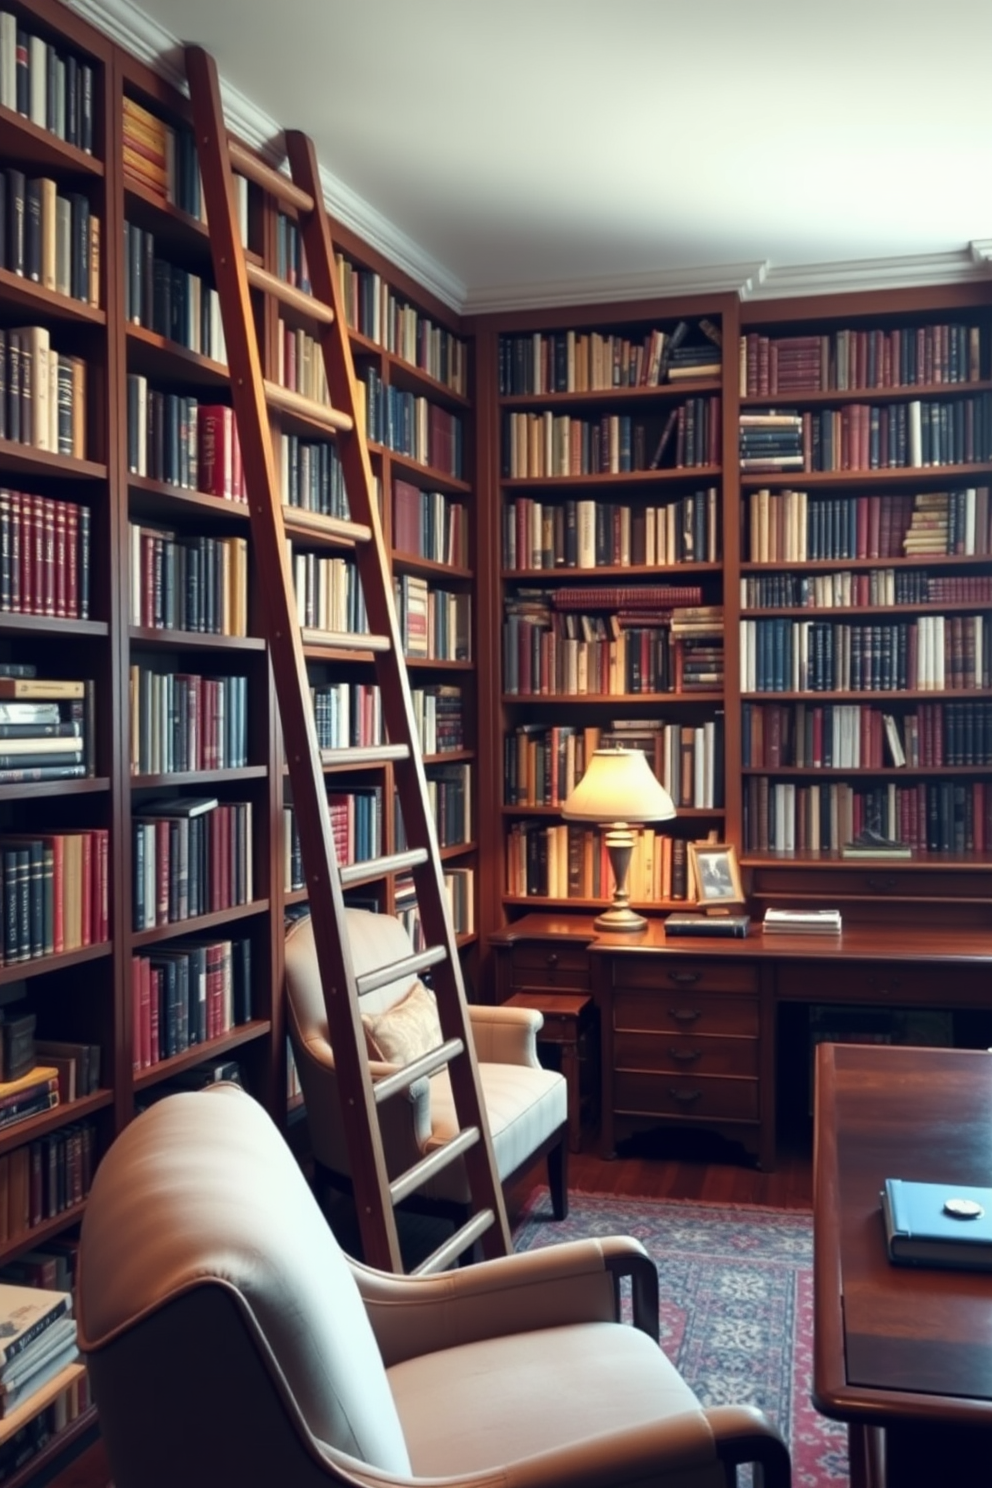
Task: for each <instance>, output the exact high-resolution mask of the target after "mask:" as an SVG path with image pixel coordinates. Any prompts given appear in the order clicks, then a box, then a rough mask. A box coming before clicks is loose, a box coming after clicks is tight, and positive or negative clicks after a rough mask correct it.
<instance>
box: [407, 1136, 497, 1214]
mask: <svg viewBox="0 0 992 1488" xmlns="http://www.w3.org/2000/svg"><path fill="white" fill-rule="evenodd" d="M478 1140H479V1128H478V1127H477V1126H467V1127H466V1128H465V1130H464V1131H460V1132H459V1133H458V1135H457V1136H454V1137H452V1139H451V1141H450V1142H445V1144H444V1146H443V1147H435V1148H434V1151H433V1152H429V1153H428V1154H427V1156H426V1157H422V1158H421V1159H420V1161H419V1162H418V1163H414V1165H413V1167H412V1168H407V1170H406V1172H405V1173H401V1174H400V1176H399V1177H398V1178H395V1179H394V1180H393V1182H392V1183H391V1184H390V1185H389V1196H390V1198H391V1199H392V1201H393V1207H394V1208H395V1206H396V1205H397V1204H400V1203H402V1202H403V1200H404V1199H406V1198H409V1196H410V1194H412V1193H416V1191H417V1189H418V1188H422V1187H423V1186H424V1184H425V1183H427V1182H428V1180H429V1179H431V1178H433V1177H434V1175H435V1174H436V1173H443V1171H444V1169H445V1168H446V1167H448V1166H449V1164H450V1163H453V1162H454V1161H455V1158H456V1157H461V1155H462V1153H463V1152H467V1151H468V1150H469V1148H470V1147H474V1146H475V1144H476V1142H477V1141H478Z"/></svg>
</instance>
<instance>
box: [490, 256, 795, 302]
mask: <svg viewBox="0 0 992 1488" xmlns="http://www.w3.org/2000/svg"><path fill="white" fill-rule="evenodd" d="M766 268H767V265H766V264H765V263H761V262H757V261H755V262H749V263H739V264H716V265H714V266H713V267H711V268H680V269H655V270H652V271H650V272H648V273H644V274H627V275H624V276H622V277H619V278H618V277H617V276H616V275H603V276H597V277H595V278H588V279H559V280H553V281H547V280H545V281H544V282H539V283H536V284H501V285H492V286H491V287H489V288H480V289H470V290H469V291H468V294H467V295H466V298H465V304H464V306H463V314H466V315H494V314H497V313H500V312H503V311H509V310H543V309H548V308H550V307H552V306H555V305H597V304H603V303H606V302H620V301H623V300H650V299H666V298H668V297H669V296H674V295H695V294H726V293H728V292H729V293H732V294H739V295H740V296H741V298H745V296H746V295H747V294H748V293H750V292H752V289H753V286H754V285H755V284H756V283H757V282H759V281H760V280H761V278H762V277H763V276H764V274H765V272H766Z"/></svg>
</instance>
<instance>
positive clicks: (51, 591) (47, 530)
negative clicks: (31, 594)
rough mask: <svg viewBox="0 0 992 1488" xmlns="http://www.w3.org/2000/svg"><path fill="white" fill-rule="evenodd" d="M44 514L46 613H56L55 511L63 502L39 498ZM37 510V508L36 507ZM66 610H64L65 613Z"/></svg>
mask: <svg viewBox="0 0 992 1488" xmlns="http://www.w3.org/2000/svg"><path fill="white" fill-rule="evenodd" d="M38 503H39V505H40V507H41V514H42V529H41V534H42V544H43V548H44V565H43V572H44V575H45V596H44V605H45V614H46V615H54V614H56V608H55V587H56V576H55V513H56V509H57V508H58V507H59V506H61V502H56V501H49V500H46V499H45V498H44V497H39V498H38ZM36 510H37V508H36ZM64 613H65V611H64V610H63V614H64Z"/></svg>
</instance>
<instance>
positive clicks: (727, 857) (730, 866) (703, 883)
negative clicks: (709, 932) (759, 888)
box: [688, 842, 744, 909]
mask: <svg viewBox="0 0 992 1488" xmlns="http://www.w3.org/2000/svg"><path fill="white" fill-rule="evenodd" d="M688 848H689V862H690V864H691V865H692V876H693V880H694V882H695V886H696V898H697V899H698V901H699V904H700V905H701V907H702V908H703V909H732V908H733V907H734V905H738V904H743V903H744V889H743V886H742V884H741V873H740V869H739V867H738V866H737V852H736V849H735V848H734V847H733V845H732V844H731V843H722V842H690V843H688Z"/></svg>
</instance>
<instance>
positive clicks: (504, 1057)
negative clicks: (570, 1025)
mask: <svg viewBox="0 0 992 1488" xmlns="http://www.w3.org/2000/svg"><path fill="white" fill-rule="evenodd" d="M468 1016H469V1022H470V1023H471V1025H472V1038H473V1040H474V1041H475V1055H476V1058H477V1059H478V1061H479V1063H480V1064H524V1065H529V1066H530V1068H531V1069H540V1068H541V1061H540V1060H539V1059H538V1057H537V1035H538V1033H539V1032H540V1030H541V1029H542V1028H543V1026H544V1014H543V1013H539V1012H537V1011H536V1009H533V1008H509V1007H479V1006H477V1005H475V1004H473V1005H472V1006H470V1007H469V1010H468Z"/></svg>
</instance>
